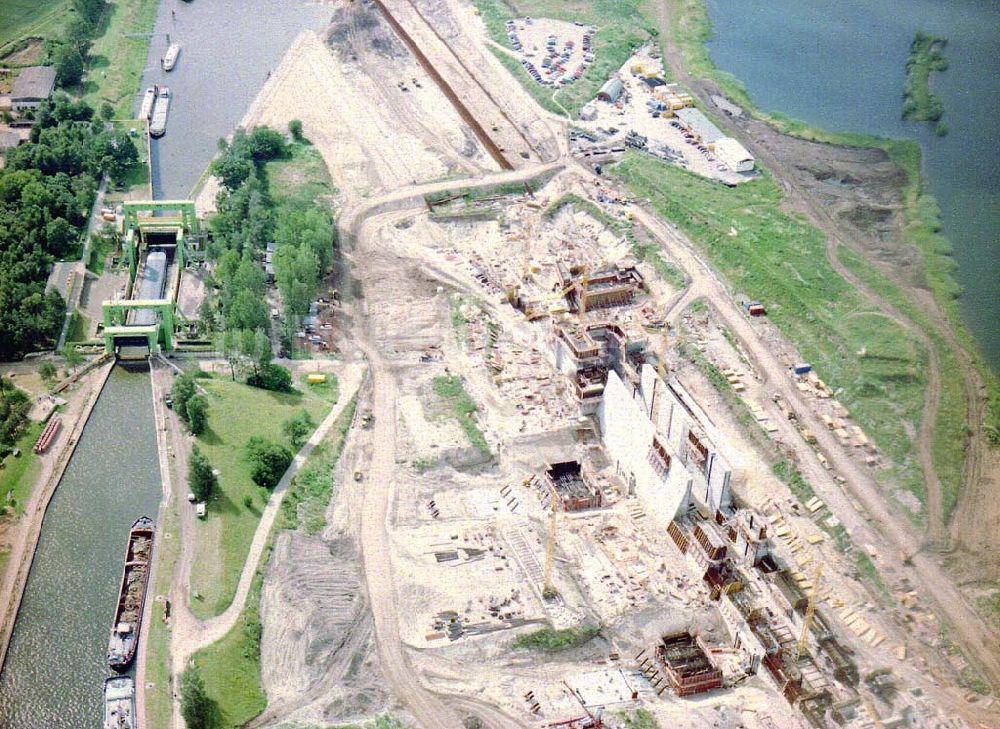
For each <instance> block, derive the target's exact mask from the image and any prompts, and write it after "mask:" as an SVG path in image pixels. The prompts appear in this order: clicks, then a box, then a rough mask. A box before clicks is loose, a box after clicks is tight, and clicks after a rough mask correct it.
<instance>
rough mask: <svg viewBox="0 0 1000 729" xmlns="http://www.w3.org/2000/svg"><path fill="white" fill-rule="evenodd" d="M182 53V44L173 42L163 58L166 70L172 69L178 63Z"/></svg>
mask: <svg viewBox="0 0 1000 729" xmlns="http://www.w3.org/2000/svg"><path fill="white" fill-rule="evenodd" d="M180 53H181V46H180V44H179V43H171V44H170V47H169V48H168V49H167V52H166V53H164V54H163V59H162V60H161V63H162V64H163V70H164V71H172V70H173V68H174V65H175V64H176V63H177V56H179V55H180Z"/></svg>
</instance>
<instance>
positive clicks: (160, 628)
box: [146, 507, 181, 729]
mask: <svg viewBox="0 0 1000 729" xmlns="http://www.w3.org/2000/svg"><path fill="white" fill-rule="evenodd" d="M158 527H159V531H160V534H161V535H162V539H160V542H159V544H157V545H156V554H155V557H156V577H155V580H154V582H153V585H152V586H151V592H152V596H153V599H152V600H151V601H150V603H149V605H150V609H151V610H152V614H151V615H150V620H149V637H148V638H147V644H146V650H147V653H146V726H148V727H149V729H168V727H169V726H170V721H171V712H172V710H173V698H172V697H171V692H170V668H169V665H168V660H169V659H170V629H169V628H168V627H167V624H166V623H165V622H164V620H163V612H164V609H165V605H164V603H163V601H162V600H157V599H156V596H157V595H169V594H170V584H171V582H172V580H173V577H174V566H175V565H176V563H177V557H178V556H179V554H180V548H181V540H180V539H178V538H177V537H178V535H179V534H180V519H179V517H178V515H177V511H176V510H175V509H174V508H173V507H170V508H168V509H165V510H164V511H162V512H161V513H160V523H159V525H158ZM167 535H170V536H167Z"/></svg>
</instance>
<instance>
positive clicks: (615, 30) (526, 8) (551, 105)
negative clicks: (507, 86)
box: [473, 0, 657, 117]
mask: <svg viewBox="0 0 1000 729" xmlns="http://www.w3.org/2000/svg"><path fill="white" fill-rule="evenodd" d="M473 3H474V4H475V6H476V7H477V8H479V12H480V14H481V15H482V18H483V20H484V21H485V23H486V29H487V31H488V32H489V35H490V37H491V38H492V39H493V40H494V41H496V42H497V43H499V44H500V45H502V46H503V47H504V48H507V49H510V42H509V41H508V39H507V29H506V27H505V26H504V23H506V22H507V21H508V20H510V19H512V18H515V17H524V16H531V17H532V18H535V19H539V18H553V19H556V20H564V21H567V22H570V23H572V22H576V21H579V22H582V23H588V24H591V25H594V26H596V27H597V33H596V34H595V35H594V39H593V51H592V52H593V54H594V56H595V60H594V62H593V63H592V64H591V65H590V66H589V67H588V68H587V70H586V72H585V73H584V74H583V77H582V78H580V79H579V80H578V81H576V82H575V83H572V84H570V85H569V86H563V87H561V88H560V89H559V91H558V96H557V97H556V99H557V100H558V103H557V102H556V101H553V98H552V97H553V91H554V90H553V89H552V88H551V87H548V86H542V85H541V84H539V83H537V82H536V81H535V80H534V79H533V78H531V76H529V75H528V72H527V71H525V70H524V67H523V66H521V63H520V61H518V60H515V59H514V58H511V57H510V56H509V55H508V54H506V53H504V52H503V51H498V50H496V49H492V50H493V52H494V55H496V57H497V58H499V59H500V61H501V63H503V64H504V66H506V67H507V68H508V69H509V70H510V71H511V72H512V73H513V74H514V76H515V77H516V78H517V79H518V80H519V81H520V82H521V84H522V85H523V86H524V87H525V88H526V89H527V90H528V92H529V93H530V94H531V95H532V96H533V97H535V99H536V100H537V101H538V103H539V104H541V105H542V107H544V108H545V109H547V110H548V111H552V112H554V113H556V114H561V113H562V110H563V109H566V110H567V111H569V113H570V115H571V116H573V117H576V115H577V114H578V113H579V111H580V108H581V107H582V106H583V105H584V104H586V103H587V102H588V101H590V100H591V99H593V98H594V97H595V96H596V95H597V90H598V89H599V88H600V87H601V85H602V84H603V83H604V82H605V81H607V79H608V77H609V76H611V75H612V74H614V73H616V72H617V71H618V69H619V68H621V67H622V66H623V65H624V64H625V62H626V61H627V60H628V59H629V56H631V55H632V53H633V52H634V51H635V49H636V48H638V47H639V46H641V45H642V44H643V43H646V42H647V41H648V40H649V39H651V38H654V37H656V35H657V31H656V28H655V26H653V25H652V24H651V23H649V22H648V21H647V20H646V19H645V18H644V17H643V15H642V13H641V12H640V10H639V8H640V6H641V5H642V2H641V0H594V1H593V2H579V1H577V2H565V1H564V0H524V1H523V2H522V1H518V2H507V1H506V0H473ZM515 8H516V10H515Z"/></svg>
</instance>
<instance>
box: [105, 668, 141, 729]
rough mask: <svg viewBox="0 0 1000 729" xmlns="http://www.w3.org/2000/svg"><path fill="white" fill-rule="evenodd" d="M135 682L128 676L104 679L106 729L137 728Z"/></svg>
mask: <svg viewBox="0 0 1000 729" xmlns="http://www.w3.org/2000/svg"><path fill="white" fill-rule="evenodd" d="M135 727H136V722H135V682H134V681H133V680H132V679H131V678H129V677H128V676H116V677H114V678H109V679H106V680H105V681H104V729H135Z"/></svg>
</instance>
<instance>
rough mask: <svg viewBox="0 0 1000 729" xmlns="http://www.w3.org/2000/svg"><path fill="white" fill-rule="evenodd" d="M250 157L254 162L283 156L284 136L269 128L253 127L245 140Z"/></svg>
mask: <svg viewBox="0 0 1000 729" xmlns="http://www.w3.org/2000/svg"><path fill="white" fill-rule="evenodd" d="M246 142H247V149H248V150H249V151H250V156H251V157H253V159H254V160H256V161H264V160H269V159H277V158H278V157H283V156H284V155H285V136H284V135H283V134H282V133H281V132H278V131H275V130H274V129H271V128H270V127H254V128H253V131H252V132H250V134H248V135H247V138H246Z"/></svg>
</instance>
